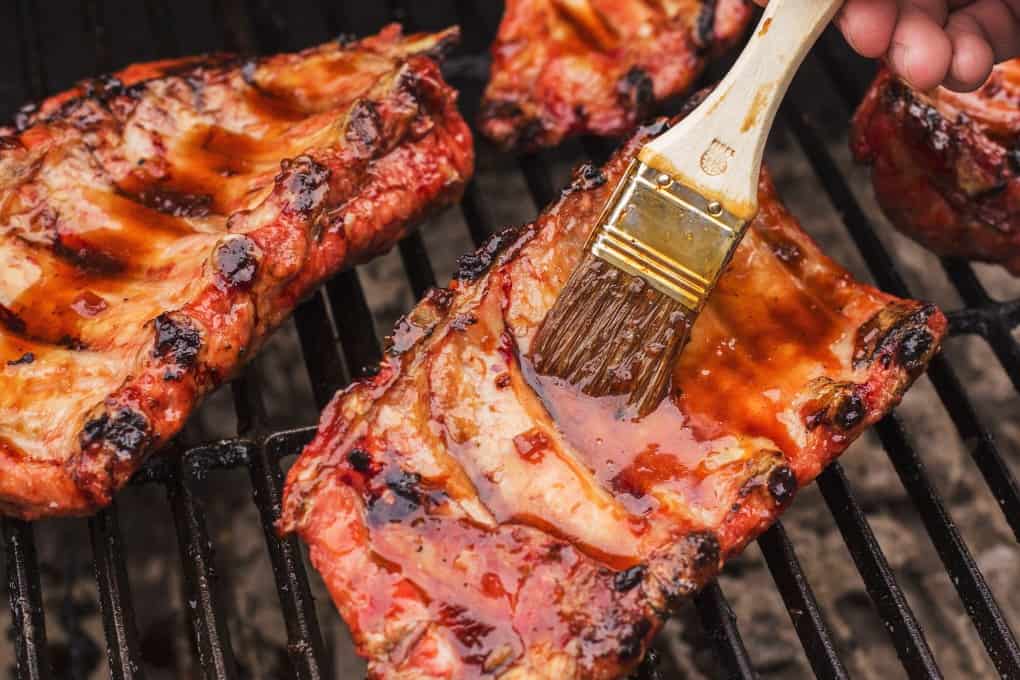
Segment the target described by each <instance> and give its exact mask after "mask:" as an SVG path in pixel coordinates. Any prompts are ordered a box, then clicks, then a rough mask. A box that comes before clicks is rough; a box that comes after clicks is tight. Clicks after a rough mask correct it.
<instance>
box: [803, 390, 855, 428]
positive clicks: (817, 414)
mask: <svg viewBox="0 0 1020 680" xmlns="http://www.w3.org/2000/svg"><path fill="white" fill-rule="evenodd" d="M811 389H812V390H813V391H814V392H815V396H814V397H813V398H812V399H811V400H810V401H809V402H808V403H807V404H806V405H805V412H806V413H807V415H806V417H805V419H804V425H805V427H807V429H808V430H814V429H816V428H818V427H819V426H821V425H828V426H830V427H834V428H835V429H837V430H840V431H841V432H847V431H849V430H852V429H853V428H855V427H857V426H858V425H860V424H861V423H862V422H863V421H864V418H865V416H867V405H866V404H865V403H864V400H863V399H862V398H861V396H860V394H859V390H860V386H859V385H857V384H856V383H852V382H836V381H834V380H830V379H829V378H818V379H817V380H815V381H814V383H813V384H812V385H811Z"/></svg>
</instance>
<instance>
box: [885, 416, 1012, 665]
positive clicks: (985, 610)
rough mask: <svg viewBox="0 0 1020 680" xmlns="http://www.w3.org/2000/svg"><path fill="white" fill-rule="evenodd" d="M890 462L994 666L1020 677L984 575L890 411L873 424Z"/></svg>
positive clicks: (1007, 633) (1005, 626)
mask: <svg viewBox="0 0 1020 680" xmlns="http://www.w3.org/2000/svg"><path fill="white" fill-rule="evenodd" d="M875 429H876V430H877V432H878V436H879V438H880V439H881V440H882V445H883V446H884V447H885V450H886V453H887V454H888V456H889V460H890V461H891V462H892V464H893V467H895V468H896V473H897V474H898V475H899V477H900V480H901V481H902V482H903V486H904V487H905V488H906V489H907V493H909V494H910V500H911V501H913V503H914V507H916V508H917V510H918V513H919V514H920V515H921V520H922V521H923V522H924V526H925V528H926V529H927V530H928V535H929V536H930V537H931V540H932V543H933V544H934V545H935V550H936V551H937V552H938V554H939V557H940V558H941V559H942V563H943V564H944V565H945V567H946V571H947V572H948V573H949V577H950V578H949V580H950V581H952V583H953V585H954V586H955V587H956V591H957V593H959V595H960V600H961V601H962V602H963V605H964V609H965V610H966V612H967V615H968V616H970V620H971V621H972V622H973V624H974V627H975V628H976V629H977V631H978V634H979V635H980V637H981V641H982V642H983V643H984V645H985V649H987V650H988V656H989V657H990V658H991V660H992V663H993V664H995V668H996V669H997V670H998V671H999V673H1000V674H1001V675H1002V677H1004V678H1020V647H1018V646H1017V642H1016V638H1015V637H1014V635H1013V631H1012V630H1011V629H1010V627H1009V623H1007V622H1006V620H1005V619H1004V618H1003V616H1002V612H1001V611H1000V610H999V605H998V603H996V601H995V598H994V596H993V595H992V592H991V590H989V588H988V584H987V583H986V582H985V579H984V576H983V575H982V574H981V572H980V570H979V569H978V567H977V565H976V564H975V563H974V558H973V557H971V554H970V550H969V549H968V548H967V544H966V543H965V542H964V541H963V538H962V537H961V536H960V532H959V531H958V530H957V528H956V525H955V524H954V523H953V520H952V518H951V517H950V516H949V513H948V512H947V511H946V508H945V506H944V505H943V503H942V499H941V498H939V495H938V493H937V492H936V491H935V488H934V487H933V486H932V483H931V481H930V480H929V479H928V475H927V473H925V471H924V463H922V462H921V458H920V456H918V455H917V451H916V450H915V449H914V447H913V446H911V445H910V443H909V442H908V441H907V435H906V433H905V432H904V431H903V425H902V423H901V422H900V421H899V419H898V418H897V417H896V416H895V415H890V416H889V417H887V418H886V419H885V420H883V421H882V422H881V423H879V424H878V425H877V426H876V428H875Z"/></svg>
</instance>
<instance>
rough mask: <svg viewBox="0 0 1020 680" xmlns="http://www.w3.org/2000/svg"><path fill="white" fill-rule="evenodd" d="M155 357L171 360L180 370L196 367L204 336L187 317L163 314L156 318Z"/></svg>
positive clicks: (153, 351) (153, 353) (153, 350)
mask: <svg viewBox="0 0 1020 680" xmlns="http://www.w3.org/2000/svg"><path fill="white" fill-rule="evenodd" d="M153 325H154V326H155V333H156V340H155V344H154V346H153V349H152V355H153V356H154V357H162V358H164V359H169V360H170V361H172V362H173V363H174V364H175V365H176V366H178V367H180V368H189V367H191V366H194V365H195V361H196V360H197V359H198V353H199V350H201V348H202V335H201V333H199V331H198V328H196V327H195V325H194V323H193V322H192V321H191V319H189V318H188V317H186V316H183V315H177V314H173V313H163V314H160V315H159V316H157V317H156V320H155V321H154V322H153Z"/></svg>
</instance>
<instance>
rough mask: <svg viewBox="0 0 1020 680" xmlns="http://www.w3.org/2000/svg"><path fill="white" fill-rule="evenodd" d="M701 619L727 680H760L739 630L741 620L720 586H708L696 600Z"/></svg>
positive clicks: (695, 603)
mask: <svg viewBox="0 0 1020 680" xmlns="http://www.w3.org/2000/svg"><path fill="white" fill-rule="evenodd" d="M694 606H695V607H696V608H697V610H698V618H699V619H700V620H701V627H702V628H703V629H704V630H705V634H706V635H707V636H708V638H709V639H710V640H711V641H712V644H713V646H714V647H715V652H716V657H717V658H718V660H719V663H720V664H721V665H722V671H723V675H722V677H725V678H726V679H727V680H756V679H757V677H758V674H757V673H756V672H755V670H754V664H753V663H752V662H751V657H750V655H749V654H748V653H747V648H746V647H744V641H743V639H742V638H741V637H740V629H739V628H737V617H736V615H735V614H734V613H733V609H732V608H731V607H730V604H729V602H727V601H726V597H725V596H724V595H723V592H722V590H721V589H720V588H719V585H718V584H717V583H711V584H709V585H708V586H706V587H705V588H704V589H702V591H701V592H700V593H698V594H697V595H696V596H695V598H694Z"/></svg>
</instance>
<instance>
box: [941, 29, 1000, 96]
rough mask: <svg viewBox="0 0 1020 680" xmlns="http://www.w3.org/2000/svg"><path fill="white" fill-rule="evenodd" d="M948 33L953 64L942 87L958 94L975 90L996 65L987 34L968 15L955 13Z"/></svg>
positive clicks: (947, 30)
mask: <svg viewBox="0 0 1020 680" xmlns="http://www.w3.org/2000/svg"><path fill="white" fill-rule="evenodd" d="M946 33H947V34H948V35H949V40H950V41H951V42H952V44H953V60H952V63H951V64H950V67H949V75H948V76H947V77H946V81H945V82H944V83H943V85H945V86H946V87H948V88H949V89H950V90H956V91H957V92H970V91H971V90H976V89H977V88H979V87H981V85H982V84H983V83H984V82H985V80H987V79H988V75H989V74H990V73H991V72H992V67H993V66H994V65H995V51H994V50H993V49H992V45H991V41H990V40H989V37H988V31H987V30H986V28H985V27H984V26H983V25H982V24H981V23H980V22H979V21H978V20H977V19H976V18H975V17H974V16H973V15H972V14H970V13H969V12H956V13H955V14H953V15H951V16H950V17H949V23H948V24H946Z"/></svg>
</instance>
